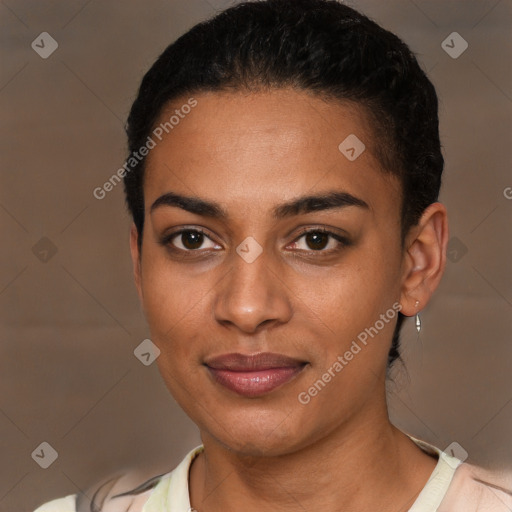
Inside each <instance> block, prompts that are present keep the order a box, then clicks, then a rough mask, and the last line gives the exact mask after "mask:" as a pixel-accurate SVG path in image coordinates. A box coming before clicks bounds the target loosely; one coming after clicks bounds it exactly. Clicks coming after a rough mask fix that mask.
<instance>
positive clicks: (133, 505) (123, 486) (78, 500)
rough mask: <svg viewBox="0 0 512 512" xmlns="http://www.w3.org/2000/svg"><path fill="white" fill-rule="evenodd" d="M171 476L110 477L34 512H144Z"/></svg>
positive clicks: (136, 474) (127, 474)
mask: <svg viewBox="0 0 512 512" xmlns="http://www.w3.org/2000/svg"><path fill="white" fill-rule="evenodd" d="M168 475H169V474H160V475H154V476H151V477H149V478H148V477H147V474H146V475H142V474H141V473H140V472H138V471H128V472H125V473H123V474H117V475H113V476H110V477H108V478H105V479H103V480H101V481H100V482H98V483H96V484H95V485H93V486H91V487H90V488H89V489H87V490H86V491H85V492H83V493H80V494H73V495H70V496H66V497H64V498H59V499H56V500H53V501H49V502H48V503H45V504H43V505H41V506H40V507H38V508H37V509H36V510H35V511H34V512H90V511H91V510H94V511H97V512H119V511H120V510H130V511H131V512H132V511H133V512H142V509H143V507H144V505H145V504H146V502H147V500H148V499H149V497H150V495H151V493H152V491H153V489H154V488H155V487H156V486H157V485H158V484H159V483H160V482H161V481H162V480H163V479H164V478H165V477H166V476H168Z"/></svg>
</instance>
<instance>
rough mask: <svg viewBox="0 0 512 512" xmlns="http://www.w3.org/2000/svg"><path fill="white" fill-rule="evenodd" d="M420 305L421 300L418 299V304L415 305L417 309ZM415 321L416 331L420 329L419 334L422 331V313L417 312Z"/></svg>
mask: <svg viewBox="0 0 512 512" xmlns="http://www.w3.org/2000/svg"><path fill="white" fill-rule="evenodd" d="M419 305H420V301H419V300H417V301H416V304H415V305H414V306H415V308H416V309H418V306H419ZM414 323H415V324H416V331H418V334H419V332H420V331H421V320H420V314H419V313H418V312H417V313H416V316H415V317H414Z"/></svg>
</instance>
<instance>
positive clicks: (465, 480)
mask: <svg viewBox="0 0 512 512" xmlns="http://www.w3.org/2000/svg"><path fill="white" fill-rule="evenodd" d="M438 510H439V512H458V511H459V510H460V511H461V512H477V511H478V512H480V511H482V512H484V511H486V512H510V510H512V472H510V471H498V470H494V471H490V470H487V469H484V468H482V467H479V466H475V465H473V464H467V463H464V464H461V465H460V466H459V467H458V468H457V470H456V471H455V473H454V475H453V478H452V481H451V483H450V486H449V488H448V491H447V493H446V495H445V497H444V499H443V501H442V502H441V505H440V507H439V509H438Z"/></svg>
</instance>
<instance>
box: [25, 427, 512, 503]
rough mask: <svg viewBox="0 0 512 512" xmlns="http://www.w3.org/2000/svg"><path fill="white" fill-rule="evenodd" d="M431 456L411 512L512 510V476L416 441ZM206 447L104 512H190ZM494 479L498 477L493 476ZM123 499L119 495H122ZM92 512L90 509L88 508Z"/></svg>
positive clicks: (112, 495) (110, 499)
mask: <svg viewBox="0 0 512 512" xmlns="http://www.w3.org/2000/svg"><path fill="white" fill-rule="evenodd" d="M411 439H412V440H413V441H414V442H415V443H416V444H417V445H418V446H419V447H420V448H421V449H422V450H424V451H425V452H427V453H430V454H437V456H438V462H437V465H436V467H435V468H434V471H433V472H432V474H431V475H430V478H429V479H428V481H427V483H426V484H425V487H424V488H423V490H422V491H421V493H420V494H419V496H418V498H417V499H416V501H415V502H414V503H413V505H412V507H411V508H410V509H409V511H408V512H512V475H510V474H509V475H508V476H503V475H502V476H501V477H498V482H499V483H495V482H496V478H495V477H496V476H497V475H496V474H493V475H492V476H491V478H492V479H493V482H492V483H491V482H490V481H489V475H490V474H489V473H488V472H486V471H485V470H483V469H482V468H478V467H476V466H473V465H471V464H466V463H462V462H461V461H460V460H459V459H457V458H456V457H452V456H451V455H448V454H446V453H445V452H443V451H441V450H439V449H438V448H436V447H435V446H432V445H430V444H428V443H425V442H424V441H420V440H418V439H415V438H413V437H411ZM202 451H203V446H197V447H196V448H194V449H193V450H191V451H190V452H189V453H188V454H187V455H186V456H185V458H184V459H183V460H182V461H181V463H180V464H179V465H178V466H177V467H176V468H175V469H174V470H173V471H171V472H170V473H167V474H165V475H163V476H161V477H160V478H157V479H156V480H155V484H154V485H152V486H151V485H150V486H149V487H150V488H149V489H147V490H145V486H140V487H139V490H141V491H142V492H140V491H139V493H138V494H134V493H127V494H126V495H124V496H118V495H119V494H121V493H124V492H126V489H121V488H120V487H119V486H117V485H114V487H113V488H112V489H110V490H109V491H108V495H107V496H106V497H105V498H104V501H103V504H102V507H101V512H118V511H119V510H128V509H129V510H130V512H132V511H133V512H190V510H191V506H190V497H189V488H188V476H189V468H190V465H191V463H192V461H193V460H194V458H195V457H196V455H198V454H199V453H201V452H202ZM493 477H494V478H493ZM116 496H117V497H116ZM87 510H89V507H88V506H87ZM34 512H81V511H80V510H78V511H77V510H76V496H75V495H70V496H67V497H65V498H61V499H57V500H54V501H51V502H49V503H46V504H44V505H42V506H41V507H39V508H38V509H36V510H35V511H34Z"/></svg>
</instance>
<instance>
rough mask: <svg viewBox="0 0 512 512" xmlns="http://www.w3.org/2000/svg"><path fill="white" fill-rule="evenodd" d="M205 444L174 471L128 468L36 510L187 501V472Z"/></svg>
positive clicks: (100, 510)
mask: <svg viewBox="0 0 512 512" xmlns="http://www.w3.org/2000/svg"><path fill="white" fill-rule="evenodd" d="M202 451H203V446H202V445H200V446H197V447H196V448H194V449H193V450H191V451H190V452H189V453H188V454H187V455H186V456H185V458H184V459H183V460H182V461H181V462H180V463H179V464H178V466H177V467H175V468H174V469H173V470H172V471H170V472H167V473H158V471H157V472H156V474H155V472H154V471H151V470H144V471H142V470H126V471H123V472H120V473H118V474H115V475H112V476H110V477H108V478H105V479H103V480H102V481H100V482H98V483H96V484H95V485H94V486H92V487H90V488H88V489H87V490H85V492H82V493H80V494H77V495H71V496H66V497H65V498H60V499H58V500H53V501H50V502H48V503H45V504H44V505H41V506H40V507H39V508H37V509H36V510H35V511H34V512H91V511H94V512H119V511H121V510H123V511H124V510H126V511H127V510H129V511H130V512H143V509H144V506H145V505H146V503H147V502H148V500H150V499H151V500H156V501H158V500H160V499H168V497H173V496H174V498H173V499H178V501H184V502H186V501H187V500H188V472H189V467H190V464H191V462H192V460H193V459H194V458H195V456H196V455H198V454H199V453H201V452H202Z"/></svg>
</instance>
